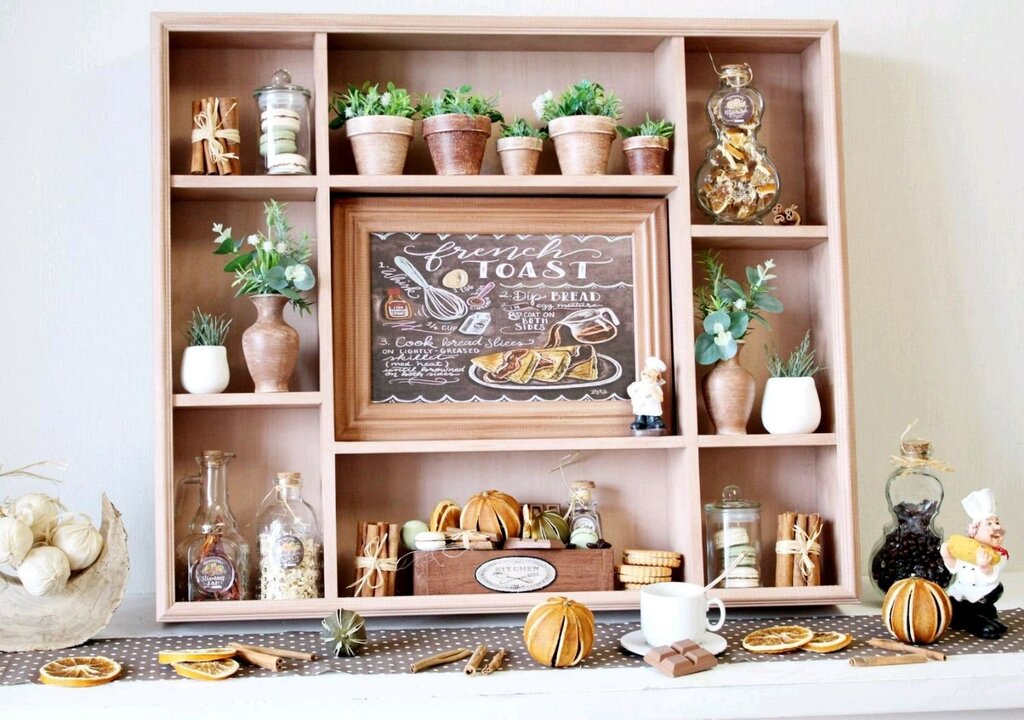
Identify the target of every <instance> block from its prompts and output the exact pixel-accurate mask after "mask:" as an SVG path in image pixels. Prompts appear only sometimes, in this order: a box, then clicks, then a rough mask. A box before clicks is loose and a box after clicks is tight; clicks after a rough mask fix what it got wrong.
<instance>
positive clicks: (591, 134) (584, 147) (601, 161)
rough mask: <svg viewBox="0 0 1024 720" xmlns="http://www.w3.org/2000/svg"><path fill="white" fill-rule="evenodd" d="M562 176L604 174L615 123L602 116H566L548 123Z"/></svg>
mask: <svg viewBox="0 0 1024 720" xmlns="http://www.w3.org/2000/svg"><path fill="white" fill-rule="evenodd" d="M548 134H549V135H550V136H551V139H552V140H554V142H555V154H557V155H558V166H559V167H560V168H561V169H562V174H563V175H604V174H605V173H606V172H607V171H608V156H609V155H610V154H611V151H612V142H613V141H614V140H615V121H614V120H612V119H611V118H610V117H604V116H603V115H569V116H566V117H559V118H555V119H554V120H552V121H551V122H550V123H549V124H548Z"/></svg>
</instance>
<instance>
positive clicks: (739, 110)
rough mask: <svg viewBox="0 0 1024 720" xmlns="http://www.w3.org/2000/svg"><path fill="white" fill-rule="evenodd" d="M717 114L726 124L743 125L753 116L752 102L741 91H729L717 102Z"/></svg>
mask: <svg viewBox="0 0 1024 720" xmlns="http://www.w3.org/2000/svg"><path fill="white" fill-rule="evenodd" d="M718 114H719V115H720V116H721V118H722V122H724V123H725V124H726V125H732V126H734V125H744V124H746V123H748V122H750V118H752V117H753V116H754V103H753V102H751V100H750V98H749V97H747V96H746V95H745V94H743V93H739V92H734V93H729V94H728V95H726V96H725V97H724V98H722V101H721V102H720V103H718Z"/></svg>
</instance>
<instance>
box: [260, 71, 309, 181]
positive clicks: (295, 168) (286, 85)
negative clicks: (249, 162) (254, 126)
mask: <svg viewBox="0 0 1024 720" xmlns="http://www.w3.org/2000/svg"><path fill="white" fill-rule="evenodd" d="M252 96H253V97H254V98H256V104H257V105H258V106H259V114H260V142H259V148H260V158H261V159H262V162H261V163H260V169H261V172H262V173H265V174H267V175H308V174H309V165H310V162H309V158H310V147H311V143H310V126H309V99H310V97H311V95H310V92H309V90H307V89H306V88H304V87H302V86H300V85H293V84H292V76H291V73H289V72H288V71H287V70H283V69H282V70H278V71H277V72H275V73H274V75H273V77H271V78H270V84H269V85H266V86H264V87H261V88H257V89H256V90H255V91H253V94H252Z"/></svg>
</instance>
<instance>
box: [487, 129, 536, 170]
mask: <svg viewBox="0 0 1024 720" xmlns="http://www.w3.org/2000/svg"><path fill="white" fill-rule="evenodd" d="M543 148H544V141H543V140H541V139H540V138H537V137H503V138H499V139H498V157H500V158H501V171H502V172H503V173H505V174H506V175H536V174H537V161H538V160H540V152H541V150H542V149H543Z"/></svg>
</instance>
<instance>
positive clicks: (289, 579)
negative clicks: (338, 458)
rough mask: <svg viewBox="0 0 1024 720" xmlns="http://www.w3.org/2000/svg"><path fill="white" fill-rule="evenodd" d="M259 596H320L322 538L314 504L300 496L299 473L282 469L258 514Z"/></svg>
mask: <svg viewBox="0 0 1024 720" xmlns="http://www.w3.org/2000/svg"><path fill="white" fill-rule="evenodd" d="M256 527H257V531H256V532H257V542H258V550H259V599H260V600H304V599H308V598H318V597H321V596H322V595H323V572H322V569H323V538H322V536H321V534H320V524H319V523H318V522H317V517H316V512H315V511H314V510H313V507H312V506H311V505H310V504H309V503H308V502H306V501H305V500H303V498H302V475H300V474H299V473H297V472H280V473H278V474H277V479H276V480H275V482H274V487H273V488H271V490H270V492H269V493H267V497H266V498H265V499H264V501H263V506H262V507H261V508H260V512H259V515H258V516H257V518H256Z"/></svg>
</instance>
